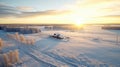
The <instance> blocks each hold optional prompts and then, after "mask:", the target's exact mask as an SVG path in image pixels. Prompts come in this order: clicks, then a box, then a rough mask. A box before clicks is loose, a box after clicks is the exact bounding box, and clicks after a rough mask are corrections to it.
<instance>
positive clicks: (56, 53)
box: [0, 28, 120, 67]
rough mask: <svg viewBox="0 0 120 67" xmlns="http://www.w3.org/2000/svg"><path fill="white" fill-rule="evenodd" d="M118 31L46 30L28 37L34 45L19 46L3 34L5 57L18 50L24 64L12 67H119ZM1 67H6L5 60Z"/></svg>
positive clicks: (0, 63)
mask: <svg viewBox="0 0 120 67" xmlns="http://www.w3.org/2000/svg"><path fill="white" fill-rule="evenodd" d="M55 32H57V33H60V34H62V35H64V36H67V37H70V39H69V40H58V39H54V38H50V37H49V35H50V34H53V33H55ZM118 34H120V33H119V31H117V33H116V31H109V30H101V29H97V28H91V29H86V30H83V31H76V32H75V31H69V30H47V31H42V32H40V33H36V34H26V35H25V36H26V37H30V38H34V39H36V42H35V44H34V45H27V44H23V43H20V42H18V41H16V40H14V39H12V38H8V37H7V32H4V31H0V38H2V39H3V40H4V46H3V49H2V53H5V52H8V51H9V50H15V49H18V50H19V56H20V61H21V62H22V63H21V64H14V65H13V67H120V40H119V39H120V36H119V35H118ZM0 66H1V67H3V66H4V65H3V64H2V60H0Z"/></svg>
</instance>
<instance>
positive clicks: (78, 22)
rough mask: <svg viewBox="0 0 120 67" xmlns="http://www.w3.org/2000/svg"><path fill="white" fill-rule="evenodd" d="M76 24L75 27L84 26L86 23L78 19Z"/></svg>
mask: <svg viewBox="0 0 120 67" xmlns="http://www.w3.org/2000/svg"><path fill="white" fill-rule="evenodd" d="M74 22H75V23H74V24H75V26H82V25H83V24H84V21H83V20H82V19H76V20H74Z"/></svg>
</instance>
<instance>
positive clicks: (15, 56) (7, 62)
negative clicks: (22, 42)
mask: <svg viewBox="0 0 120 67" xmlns="http://www.w3.org/2000/svg"><path fill="white" fill-rule="evenodd" d="M2 57H3V60H4V67H12V66H13V65H14V64H15V63H18V62H19V51H18V50H17V49H16V50H14V51H9V52H7V53H4V54H3V55H2Z"/></svg>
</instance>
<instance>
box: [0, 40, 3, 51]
mask: <svg viewBox="0 0 120 67" xmlns="http://www.w3.org/2000/svg"><path fill="white" fill-rule="evenodd" d="M2 47H3V40H2V39H1V38H0V51H1V50H2Z"/></svg>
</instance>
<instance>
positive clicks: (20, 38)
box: [7, 33, 35, 45]
mask: <svg viewBox="0 0 120 67" xmlns="http://www.w3.org/2000/svg"><path fill="white" fill-rule="evenodd" d="M7 35H8V37H10V38H13V39H15V40H17V41H19V42H21V43H24V44H29V45H34V43H35V39H32V38H26V37H25V36H24V35H23V34H18V33H15V34H7Z"/></svg>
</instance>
